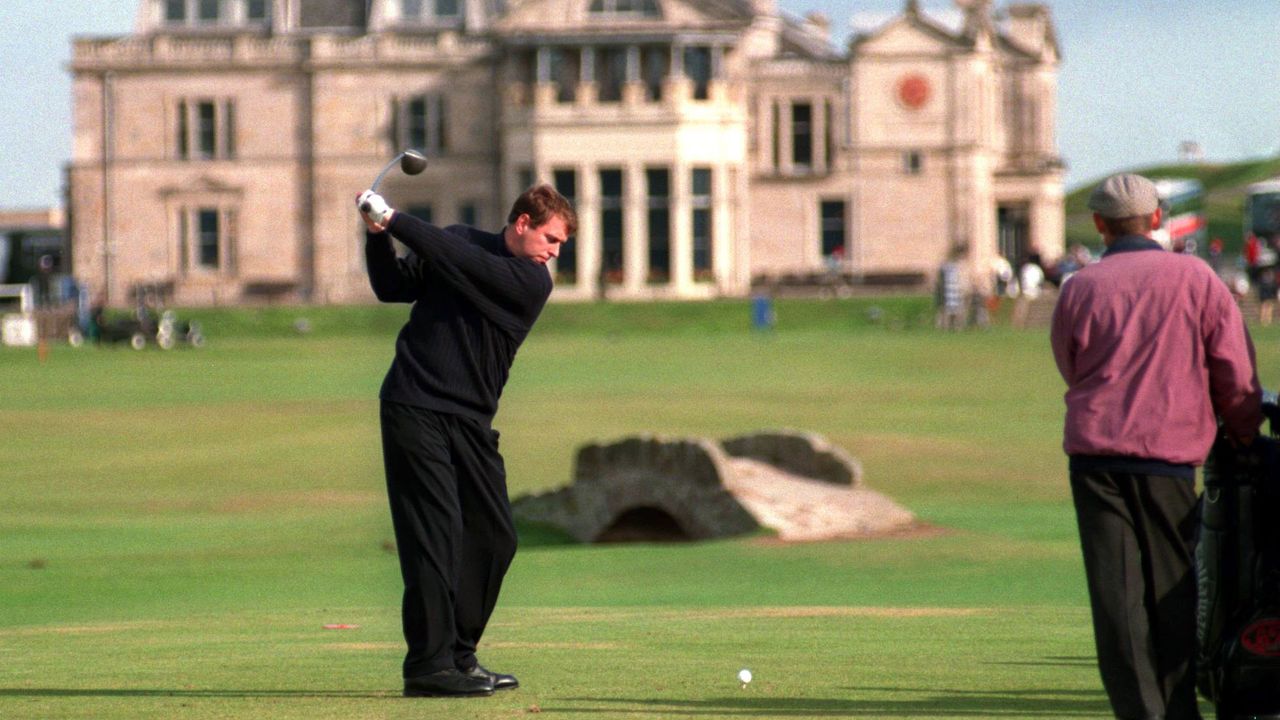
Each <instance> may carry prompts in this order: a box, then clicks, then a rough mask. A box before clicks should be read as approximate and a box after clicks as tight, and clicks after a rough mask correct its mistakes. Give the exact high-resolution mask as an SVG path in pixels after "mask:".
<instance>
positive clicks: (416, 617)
mask: <svg viewBox="0 0 1280 720" xmlns="http://www.w3.org/2000/svg"><path fill="white" fill-rule="evenodd" d="M382 456H383V462H384V464H385V465H386V473H387V495H388V497H389V499H390V501H391V522H392V525H393V526H394V528H395V536H396V550H397V551H398V553H399V555H400V574H401V576H402V577H403V578H404V602H403V605H402V606H401V618H402V622H403V624H404V638H405V642H406V643H408V646H409V651H408V653H407V654H406V655H405V659H404V676H405V677H406V678H408V677H416V676H419V675H426V674H428V673H433V672H436V671H439V670H444V669H447V668H452V667H457V668H461V669H467V668H470V667H472V666H474V665H475V664H476V654H475V653H476V645H477V644H478V643H479V642H480V636H481V635H482V634H483V633H484V628H485V625H486V624H487V623H488V622H489V616H490V614H492V612H493V608H494V605H496V604H497V602H498V591H499V590H500V589H501V587H502V578H503V576H504V575H506V572H507V568H508V567H510V565H511V560H512V558H513V557H514V556H515V553H516V531H515V523H514V522H513V520H512V517H511V503H510V501H509V500H508V498H507V476H506V470H505V469H504V467H503V463H502V456H501V455H500V454H498V433H497V432H496V431H494V430H492V429H490V428H487V427H484V426H483V425H481V424H480V423H478V422H476V421H474V420H471V419H469V418H465V417H462V416H458V415H450V414H446V413H437V412H433V411H431V410H426V409H422V408H416V407H410V406H407V405H400V404H397V403H391V402H383V403H382Z"/></svg>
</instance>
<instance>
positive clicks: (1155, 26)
mask: <svg viewBox="0 0 1280 720" xmlns="http://www.w3.org/2000/svg"><path fill="white" fill-rule="evenodd" d="M1047 3H1048V5H1049V7H1050V9H1051V10H1052V12H1053V15H1054V21H1055V25H1056V28H1057V32H1058V39H1059V43H1060V45H1061V47H1062V52H1063V56H1064V57H1063V64H1062V67H1061V72H1060V84H1059V92H1058V145H1059V149H1060V151H1061V153H1062V156H1063V158H1064V159H1065V160H1066V162H1067V166H1068V175H1067V184H1068V187H1074V186H1076V185H1079V184H1081V183H1084V182H1088V181H1090V180H1092V179H1094V178H1097V177H1099V176H1101V175H1103V174H1105V173H1107V172H1110V171H1112V170H1115V169H1118V168H1129V167H1135V166H1143V165H1151V164H1157V163H1164V162H1172V161H1175V160H1176V159H1177V149H1178V144H1179V143H1180V142H1181V141H1184V140H1193V141H1195V142H1198V143H1200V145H1201V146H1202V147H1203V148H1204V151H1205V157H1206V160H1208V161H1210V162H1217V161H1232V160H1239V159H1244V158H1254V157H1262V156H1268V155H1275V154H1277V153H1280V2H1276V0H1225V1H1221V2H1220V1H1218V0H1126V1H1125V2H1123V3H1101V2H1098V0H1047ZM778 4H779V7H781V8H782V9H783V10H784V11H786V12H788V13H791V14H793V15H801V14H803V13H805V12H809V11H815V10H816V11H819V12H822V13H824V14H826V15H827V16H828V17H829V18H830V19H831V22H832V28H833V35H834V36H835V38H836V39H837V40H838V41H839V42H840V43H841V44H843V42H844V40H846V39H847V37H848V35H849V33H850V31H851V29H852V28H855V27H859V28H865V27H873V26H875V25H877V24H878V23H880V22H883V20H884V19H885V18H887V17H889V16H891V14H892V13H894V12H897V11H899V10H901V9H902V7H903V4H904V3H903V0H778ZM921 4H922V6H923V7H924V8H925V10H926V11H931V12H944V11H948V10H951V9H952V8H953V7H954V5H953V3H951V2H945V1H943V2H939V1H938V0H924V1H923V2H922V3H921ZM1004 4H1005V3H1004V2H998V3H997V6H998V7H1000V6H1003V5H1004ZM4 5H5V12H4V13H3V14H2V15H0V73H2V76H0V208H17V207H41V206H50V205H59V204H61V200H62V199H61V186H62V168H63V166H64V165H65V164H66V162H67V161H68V160H69V159H70V157H71V120H70V117H71V82H70V77H69V75H68V73H67V70H66V64H67V61H68V59H69V58H70V42H71V37H72V36H73V35H119V34H125V33H128V32H130V30H131V29H132V27H133V21H134V15H135V13H136V11H137V0H5V2H4ZM1104 5H1105V6H1106V8H1105V9H1099V8H1100V6H1104Z"/></svg>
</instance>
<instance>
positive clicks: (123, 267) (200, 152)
mask: <svg viewBox="0 0 1280 720" xmlns="http://www.w3.org/2000/svg"><path fill="white" fill-rule="evenodd" d="M957 5H961V6H962V17H963V18H964V21H963V24H962V25H959V26H956V27H948V26H946V25H944V24H941V23H939V22H938V21H936V20H935V19H932V18H931V17H930V16H928V15H926V14H925V13H924V12H922V11H921V10H920V8H919V7H918V4H917V3H916V2H913V1H911V2H907V3H906V6H905V8H904V10H903V12H902V13H901V14H900V15H899V16H897V17H896V18H894V19H893V20H892V21H890V22H888V23H887V24H885V25H884V26H882V27H880V28H878V29H877V30H875V31H874V32H871V33H869V34H865V35H861V36H858V37H857V38H856V39H855V40H854V41H853V42H852V43H851V44H850V46H849V47H848V48H847V49H846V50H844V51H838V50H836V49H835V48H833V47H832V45H831V43H830V39H829V34H830V28H829V27H828V23H827V21H826V20H825V19H824V18H822V17H821V16H818V15H810V16H809V17H807V18H804V19H796V18H791V17H788V16H785V15H783V14H780V13H779V12H778V9H777V7H776V4H775V2H774V0H697V1H696V2H695V1H693V0H509V1H507V2H503V1H502V0H369V2H366V0H274V2H273V1H271V0H141V2H140V6H139V10H138V20H137V26H136V32H135V33H134V34H133V35H131V36H128V37H124V38H111V39H78V40H76V41H75V46H74V52H73V58H72V62H71V71H72V74H73V79H74V90H73V93H74V96H73V104H74V112H75V143H74V154H73V159H72V163H71V167H70V169H69V173H68V174H69V181H70V193H69V194H70V209H71V218H72V222H71V228H70V231H71V240H72V245H73V252H74V271H75V273H76V274H77V275H78V276H79V277H80V278H82V279H83V280H85V281H87V282H88V284H89V285H90V287H91V288H93V289H94V290H97V291H103V290H105V291H106V292H107V293H108V294H109V298H110V301H111V302H112V303H113V304H123V303H125V302H127V300H128V295H129V292H130V290H131V289H133V288H136V287H138V286H141V285H148V286H153V287H159V288H162V289H163V291H164V292H165V293H167V294H168V295H169V296H170V299H171V300H172V301H173V302H177V303H180V304H223V303H239V302H252V301H255V300H261V299H264V298H283V299H288V300H305V301H314V302H361V301H369V300H372V293H371V292H370V290H369V288H368V283H367V280H366V278H365V274H364V259H363V254H362V243H363V232H362V225H361V223H360V222H359V219H358V217H357V214H356V212H355V210H354V203H353V199H354V197H355V195H356V193H357V192H359V191H360V190H362V189H364V188H365V187H367V186H368V184H369V183H370V181H371V179H372V177H373V175H374V174H375V173H376V172H377V171H378V169H379V168H381V166H382V165H383V164H384V163H385V162H387V161H388V160H389V159H390V158H391V157H393V156H394V155H395V154H396V153H397V152H399V151H400V150H402V149H404V148H406V147H414V148H418V149H420V150H422V151H424V152H425V153H426V154H427V155H428V156H429V157H430V158H431V164H430V166H429V167H428V168H427V170H426V171H425V172H424V173H423V174H422V175H419V176H415V177H411V178H407V177H403V176H401V175H399V174H398V173H394V172H393V173H391V174H390V175H389V176H388V177H387V179H386V181H385V182H384V184H383V187H382V190H383V192H384V193H385V194H386V195H387V196H388V197H389V198H390V200H391V202H392V203H393V204H394V205H395V206H396V207H398V208H400V209H402V210H404V211H406V212H411V213H414V214H416V215H419V216H422V217H425V218H428V219H430V220H432V221H433V222H436V223H437V224H451V223H456V222H465V223H475V224H478V225H481V226H484V227H488V228H492V229H496V228H498V227H500V226H501V225H502V223H503V222H504V220H505V217H504V214H505V212H506V210H507V209H508V207H509V206H510V203H511V201H512V200H513V199H514V197H515V196H516V194H518V192H519V191H520V190H521V189H523V188H524V187H526V186H528V185H529V184H531V183H532V182H534V181H536V180H543V181H548V182H552V183H554V184H555V185H556V186H557V187H559V188H560V189H561V191H562V192H564V193H565V194H566V195H569V196H570V197H572V198H573V199H574V201H575V203H576V205H577V208H578V211H579V215H580V219H581V223H580V228H579V231H578V234H577V237H576V238H575V240H574V241H573V242H572V243H570V244H569V245H568V246H567V248H566V252H565V253H564V254H563V255H562V256H561V258H560V259H559V261H558V263H557V267H555V271H556V274H557V276H558V281H557V286H556V291H555V293H556V295H555V296H556V297H557V298H561V299H566V298H575V297H576V298H588V297H597V296H599V295H601V294H602V293H603V294H605V295H606V296H608V297H613V298H629V299H646V298H676V297H680V298H688V297H712V296H722V295H729V296H734V295H743V294H746V293H747V292H748V290H749V288H750V284H751V282H752V280H753V278H756V277H760V276H768V275H776V274H780V273H805V272H818V271H821V270H822V269H824V268H830V269H834V270H839V271H842V272H845V273H851V274H854V275H874V274H877V273H901V272H914V273H918V274H924V275H929V274H931V273H932V271H933V269H934V268H936V267H937V265H938V264H939V263H940V262H941V261H942V260H943V258H944V257H945V256H946V255H947V253H948V251H949V250H950V249H951V248H952V247H954V246H959V245H964V246H967V247H968V248H969V253H970V255H969V258H970V260H971V261H972V262H973V263H975V264H983V263H985V262H986V261H987V260H988V259H989V258H990V257H991V255H993V254H994V253H996V252H997V251H1003V252H1004V253H1005V254H1006V255H1008V256H1010V259H1014V258H1015V256H1019V255H1022V254H1024V253H1025V252H1026V249H1027V248H1028V247H1029V246H1031V245H1036V246H1038V248H1039V250H1040V251H1041V252H1042V253H1043V254H1045V255H1046V256H1047V257H1052V256H1054V255H1056V254H1057V253H1058V252H1060V250H1061V247H1062V236H1063V216H1062V214H1063V210H1062V194H1063V193H1062V167H1061V163H1060V161H1059V158H1058V154H1057V146H1056V139H1055V137H1054V124H1055V120H1056V105H1055V100H1054V96H1055V92H1056V87H1057V66H1058V60H1059V57H1058V47H1057V43H1056V41H1055V36H1054V31H1053V27H1052V24H1051V19H1050V16H1049V10H1048V8H1047V7H1045V6H1042V5H1033V4H1013V5H1009V6H1008V7H1007V8H1004V9H1003V10H1002V11H1001V12H999V13H996V12H994V11H993V9H992V8H991V7H990V3H989V2H985V1H982V0H967V1H966V2H963V3H962V2H959V0H957ZM366 11H367V13H368V14H366ZM983 266H985V265H983Z"/></svg>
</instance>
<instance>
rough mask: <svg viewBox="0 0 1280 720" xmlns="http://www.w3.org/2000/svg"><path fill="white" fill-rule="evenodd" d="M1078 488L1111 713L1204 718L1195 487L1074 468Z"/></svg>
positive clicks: (1074, 495)
mask: <svg viewBox="0 0 1280 720" xmlns="http://www.w3.org/2000/svg"><path fill="white" fill-rule="evenodd" d="M1071 495H1072V498H1073V499H1074V501H1075V508H1076V520H1077V521H1078V523H1079V527H1080V544H1081V547H1082V549H1083V551H1084V568H1085V575H1086V576H1087V578H1088V583H1089V600H1090V605H1091V606H1092V610H1093V632H1094V640H1095V642H1096V643H1097V651H1098V669H1099V670H1100V671H1101V674H1102V684H1103V686H1104V687H1105V688H1106V690H1107V696H1108V697H1109V698H1110V699H1111V708H1112V710H1114V711H1115V714H1116V717H1118V718H1126V719H1128V718H1134V719H1138V718H1166V719H1167V720H1190V719H1198V718H1199V717H1200V714H1199V711H1198V710H1197V709H1196V691H1195V666H1194V658H1195V647H1196V616H1195V613H1196V585H1195V577H1194V575H1193V573H1192V562H1193V553H1194V540H1193V537H1194V532H1195V523H1196V515H1195V505H1196V497H1195V488H1194V487H1193V484H1192V483H1191V481H1189V480H1185V479H1181V478H1175V477H1163V476H1156V475H1146V474H1141V473H1121V472H1106V471H1088V472H1072V473H1071Z"/></svg>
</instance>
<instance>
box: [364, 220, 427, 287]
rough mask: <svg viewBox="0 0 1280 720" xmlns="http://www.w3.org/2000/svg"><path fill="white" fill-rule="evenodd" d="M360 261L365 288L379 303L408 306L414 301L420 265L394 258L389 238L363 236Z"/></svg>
mask: <svg viewBox="0 0 1280 720" xmlns="http://www.w3.org/2000/svg"><path fill="white" fill-rule="evenodd" d="M364 257H365V265H366V266H367V267H368V268H369V285H370V286H371V287H372V288H373V294H374V295H375V296H376V297H377V298H378V299H379V300H381V301H382V302H404V303H411V302H413V301H415V300H417V299H418V288H419V287H420V286H421V283H422V263H421V262H419V261H418V259H417V258H412V257H411V258H406V259H400V258H397V257H396V251H395V248H393V247H392V246H391V236H390V235H389V234H387V233H385V232H381V233H375V232H367V233H366V234H365V243H364Z"/></svg>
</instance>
